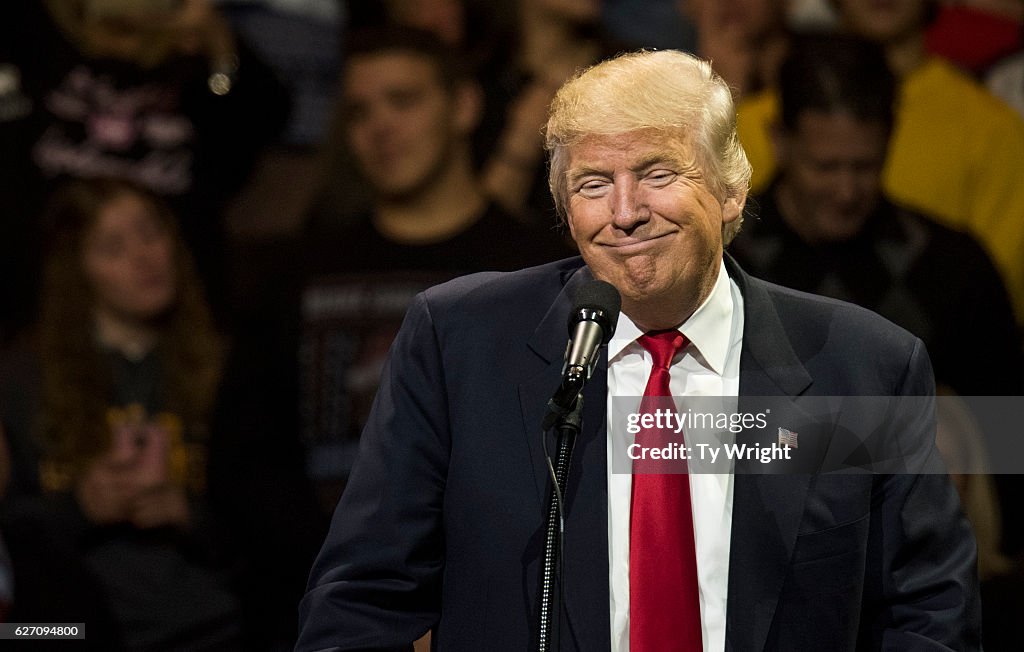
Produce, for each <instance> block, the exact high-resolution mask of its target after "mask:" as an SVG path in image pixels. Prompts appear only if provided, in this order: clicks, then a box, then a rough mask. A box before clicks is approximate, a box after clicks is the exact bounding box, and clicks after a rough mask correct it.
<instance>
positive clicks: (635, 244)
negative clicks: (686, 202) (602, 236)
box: [599, 233, 673, 254]
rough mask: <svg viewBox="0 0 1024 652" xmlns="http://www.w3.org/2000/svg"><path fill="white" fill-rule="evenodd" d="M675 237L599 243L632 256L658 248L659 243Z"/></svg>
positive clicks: (668, 234)
mask: <svg viewBox="0 0 1024 652" xmlns="http://www.w3.org/2000/svg"><path fill="white" fill-rule="evenodd" d="M671 235H673V234H672V233H663V234H661V235H656V236H652V237H644V238H622V239H621V240H616V241H615V242H606V243H599V244H601V245H602V246H604V247H608V248H610V249H612V250H614V251H615V252H616V253H620V254H632V253H637V252H640V251H644V250H646V249H650V248H653V247H656V246H658V244H659V241H661V240H664V239H665V238H667V237H669V236H671Z"/></svg>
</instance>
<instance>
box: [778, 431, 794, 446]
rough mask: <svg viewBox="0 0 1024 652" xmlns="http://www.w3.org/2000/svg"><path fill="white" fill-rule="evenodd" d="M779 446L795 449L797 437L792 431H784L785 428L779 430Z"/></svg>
mask: <svg viewBox="0 0 1024 652" xmlns="http://www.w3.org/2000/svg"><path fill="white" fill-rule="evenodd" d="M779 446H788V447H789V448H796V447H797V436H796V433H795V432H793V431H792V430H786V429H785V428H779Z"/></svg>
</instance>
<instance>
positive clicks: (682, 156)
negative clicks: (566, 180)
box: [567, 129, 694, 175]
mask: <svg viewBox="0 0 1024 652" xmlns="http://www.w3.org/2000/svg"><path fill="white" fill-rule="evenodd" d="M567 151H568V154H569V157H568V160H569V170H568V171H569V174H570V175H571V174H575V173H578V172H579V171H580V170H582V169H585V168H586V169H597V170H603V169H605V168H609V169H614V168H618V167H621V166H625V167H629V168H633V167H637V166H641V165H643V164H645V163H653V162H656V161H672V162H678V163H683V162H691V161H693V158H694V157H693V147H692V146H691V145H690V144H689V143H688V142H687V139H686V138H684V137H682V136H681V135H679V134H671V133H667V132H664V131H658V130H653V129H644V130H639V131H630V132H626V133H623V134H609V135H590V136H585V137H584V138H582V139H581V140H579V141H577V142H576V143H573V144H571V145H569V146H568V148H567Z"/></svg>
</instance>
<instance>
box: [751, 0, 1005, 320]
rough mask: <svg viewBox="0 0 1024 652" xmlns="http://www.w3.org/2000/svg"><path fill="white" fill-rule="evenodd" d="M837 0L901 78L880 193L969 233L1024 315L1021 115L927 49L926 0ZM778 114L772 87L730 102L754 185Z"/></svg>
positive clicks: (765, 169)
mask: <svg viewBox="0 0 1024 652" xmlns="http://www.w3.org/2000/svg"><path fill="white" fill-rule="evenodd" d="M835 5H836V7H837V8H838V9H839V12H840V15H841V19H842V24H843V26H844V27H845V28H846V29H847V30H848V31H849V32H852V33H854V34H856V35H859V36H863V37H865V38H868V39H870V40H873V41H876V42H879V43H881V44H882V45H883V46H884V47H885V50H886V56H887V58H888V60H889V65H890V66H891V68H892V69H893V71H894V72H895V73H896V75H897V76H898V77H899V80H900V88H899V93H898V104H897V106H898V110H897V113H896V124H895V128H894V132H893V135H892V141H891V144H890V149H889V153H888V158H887V161H886V167H885V171H884V178H883V183H884V188H885V191H886V192H887V194H888V195H889V196H890V197H892V198H893V199H894V200H896V201H897V202H900V203H903V204H906V205H908V206H912V207H914V208H917V209H919V210H921V211H923V212H926V213H929V214H931V215H933V216H934V217H936V218H937V219H939V220H940V221H941V222H943V223H944V224H946V225H947V226H951V227H953V228H957V229H961V230H964V231H968V232H970V233H971V234H972V235H974V236H975V237H977V238H978V239H979V240H980V241H981V242H982V244H983V245H984V246H985V247H986V249H987V250H988V252H989V254H990V255H991V256H992V257H993V259H994V260H995V262H996V264H997V266H998V268H999V270H1000V272H1001V273H1002V275H1003V279H1004V281H1005V283H1006V286H1007V289H1008V290H1009V292H1010V295H1011V298H1012V300H1013V303H1014V308H1015V312H1016V316H1017V321H1018V322H1021V323H1024V254H1022V253H1021V252H1022V251H1024V120H1022V119H1021V118H1020V117H1019V116H1017V115H1016V114H1015V113H1014V112H1013V110H1012V109H1011V108H1010V107H1008V106H1006V105H1005V104H1003V103H1002V102H1001V101H999V100H998V99H996V98H995V97H994V96H992V95H991V94H989V93H988V92H987V91H986V90H985V89H984V88H983V87H982V86H981V85H980V84H978V83H977V82H975V81H974V80H972V79H971V78H969V77H968V76H967V75H965V74H963V73H961V72H959V71H958V70H957V69H955V68H954V67H953V66H952V65H951V64H949V63H947V62H945V61H943V60H942V59H939V58H936V57H929V56H928V55H927V53H926V52H925V47H924V34H925V32H924V30H925V27H926V26H927V24H928V21H929V18H930V11H931V6H932V4H931V2H930V1H929V0H898V1H895V2H892V3H888V4H887V5H886V6H885V7H881V6H876V5H874V4H872V3H870V2H868V1H867V0H835ZM777 117H778V96H777V94H776V92H775V91H774V90H768V91H765V92H762V93H759V94H757V95H752V96H749V97H748V98H746V99H745V100H743V101H742V102H741V103H740V105H739V107H738V117H737V123H738V125H737V126H738V134H739V137H740V140H741V142H742V143H743V147H744V149H745V150H746V152H747V156H748V157H749V159H750V162H751V164H752V165H753V168H754V173H753V178H752V179H751V186H752V189H753V191H754V192H757V191H761V190H764V188H765V187H766V186H767V185H768V183H769V182H770V181H771V179H772V178H773V176H774V174H775V167H776V162H775V154H774V140H773V134H772V132H773V129H774V128H775V124H776V121H777Z"/></svg>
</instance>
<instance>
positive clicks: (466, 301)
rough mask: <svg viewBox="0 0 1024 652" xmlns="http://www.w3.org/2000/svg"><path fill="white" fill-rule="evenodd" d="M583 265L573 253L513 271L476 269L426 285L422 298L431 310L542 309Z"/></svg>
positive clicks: (457, 311)
mask: <svg viewBox="0 0 1024 652" xmlns="http://www.w3.org/2000/svg"><path fill="white" fill-rule="evenodd" d="M583 266H584V265H583V260H582V259H581V258H580V257H579V256H576V257H573V258H566V259H563V260H558V261H555V262H552V263H546V264H544V265H538V266H536V267H527V268H525V269H521V270H518V271H515V272H478V273H476V274H469V275H467V276H460V277H458V278H455V279H452V280H451V281H448V282H446V283H441V284H440V285H435V286H434V287H431V288H429V289H427V290H426V291H424V293H423V300H424V301H425V302H426V304H427V305H428V306H429V308H430V310H431V312H432V313H437V312H441V313H451V314H458V315H466V314H467V313H470V314H472V313H475V312H478V311H498V312H508V311H509V310H510V309H521V308H522V307H523V306H524V305H530V304H532V305H535V306H537V307H538V309H541V310H545V311H546V310H547V309H548V307H549V306H550V303H551V301H552V300H553V299H554V297H555V296H557V294H558V293H559V292H561V290H562V288H563V287H564V286H565V284H566V282H567V281H568V279H569V278H570V277H571V276H572V275H573V274H575V273H576V272H577V271H579V270H580V269H581V268H582V267H583Z"/></svg>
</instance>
